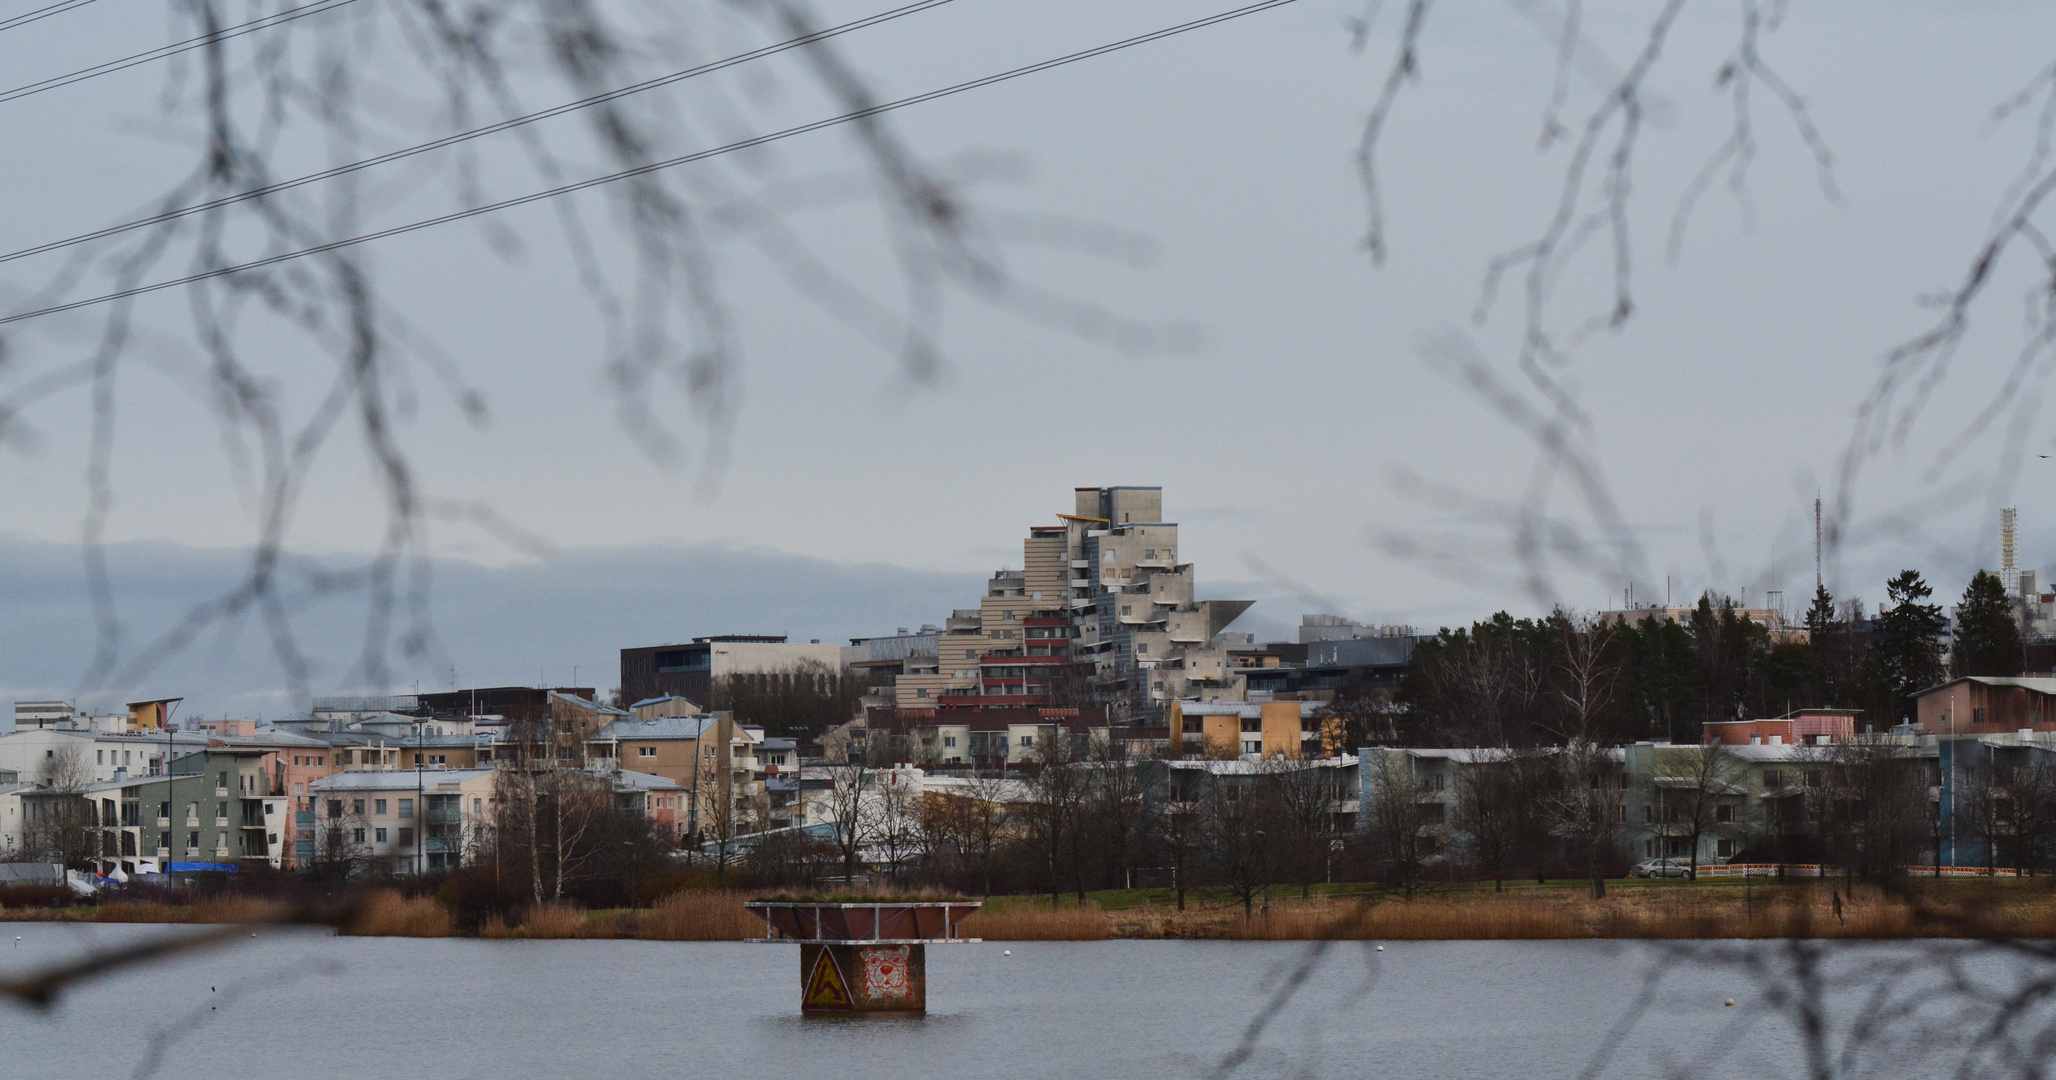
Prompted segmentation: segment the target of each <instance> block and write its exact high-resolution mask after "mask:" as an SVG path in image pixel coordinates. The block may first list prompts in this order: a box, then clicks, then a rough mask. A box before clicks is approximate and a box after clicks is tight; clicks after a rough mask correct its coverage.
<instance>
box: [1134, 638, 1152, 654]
mask: <svg viewBox="0 0 2056 1080" xmlns="http://www.w3.org/2000/svg"><path fill="white" fill-rule="evenodd" d="M1135 655H1137V656H1148V655H1149V642H1147V641H1145V642H1142V643H1141V644H1139V645H1137V646H1135Z"/></svg>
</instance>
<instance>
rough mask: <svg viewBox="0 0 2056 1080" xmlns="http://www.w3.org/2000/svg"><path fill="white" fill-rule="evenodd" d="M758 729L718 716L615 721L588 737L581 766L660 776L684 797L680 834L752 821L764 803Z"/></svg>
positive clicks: (757, 817)
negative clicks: (712, 824) (716, 824)
mask: <svg viewBox="0 0 2056 1080" xmlns="http://www.w3.org/2000/svg"><path fill="white" fill-rule="evenodd" d="M761 731H762V729H761V728H755V729H753V728H749V727H746V726H743V725H740V724H737V723H736V722H735V720H734V718H733V716H732V715H731V714H729V713H726V712H717V713H712V714H709V715H704V716H673V717H662V718H653V719H639V718H633V717H629V718H617V719H615V720H614V721H613V722H611V723H609V724H607V725H606V726H604V727H601V728H599V729H598V730H596V731H594V732H593V733H592V734H591V735H589V736H588V737H587V739H586V742H585V760H586V761H587V763H588V764H589V765H591V766H592V767H595V768H599V769H622V770H624V771H632V772H638V773H648V774H650V775H653V776H661V777H664V778H665V779H668V780H670V781H672V782H673V783H676V784H678V785H679V786H680V788H682V789H683V790H685V791H686V792H687V795H688V797H687V799H686V805H685V808H684V809H685V817H686V822H685V828H686V831H687V832H694V831H697V830H699V829H701V828H704V827H707V825H708V823H709V821H710V820H715V821H722V822H727V821H731V820H738V819H739V820H747V821H756V820H759V819H761V818H762V817H763V813H762V810H763V802H764V798H765V794H766V793H765V788H764V776H763V768H762V763H761V762H759V761H758V759H757V755H756V750H757V740H758V738H759V735H758V733H759V732H761Z"/></svg>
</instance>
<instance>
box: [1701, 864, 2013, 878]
mask: <svg viewBox="0 0 2056 1080" xmlns="http://www.w3.org/2000/svg"><path fill="white" fill-rule="evenodd" d="M1781 866H1782V868H1783V870H1784V874H1785V876H1786V877H1836V876H1839V875H1840V874H1841V873H1842V868H1841V867H1839V866H1827V865H1823V864H1820V863H1782V864H1780V863H1729V864H1727V865H1725V866H1705V865H1702V866H1700V867H1699V874H1700V876H1701V877H1717V878H1718V877H1776V876H1777V875H1778V871H1779V869H1780V867H1781ZM1905 870H1906V873H1907V875H1908V876H1911V877H2033V876H2035V874H2034V871H2032V870H2029V871H2027V872H2026V873H2025V874H2023V873H2021V872H2020V871H2018V870H2014V869H2009V868H2006V867H1998V868H1995V869H1991V870H1987V869H1985V868H1984V867H1982V866H1944V867H1939V868H1937V867H1936V866H1934V865H1933V864H1928V865H1925V866H1908V867H1906V868H1905Z"/></svg>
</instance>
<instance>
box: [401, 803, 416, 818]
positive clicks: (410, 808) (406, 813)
mask: <svg viewBox="0 0 2056 1080" xmlns="http://www.w3.org/2000/svg"><path fill="white" fill-rule="evenodd" d="M400 816H401V817H403V818H412V817H413V816H414V800H413V799H401V800H400Z"/></svg>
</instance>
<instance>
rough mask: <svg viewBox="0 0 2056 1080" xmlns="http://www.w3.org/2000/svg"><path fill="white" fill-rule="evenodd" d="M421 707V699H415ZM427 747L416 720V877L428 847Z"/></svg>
mask: <svg viewBox="0 0 2056 1080" xmlns="http://www.w3.org/2000/svg"><path fill="white" fill-rule="evenodd" d="M415 706H416V707H417V708H419V707H420V699H419V698H416V699H415ZM426 749H427V747H426V746H425V745H424V744H423V743H422V739H421V717H418V716H417V717H415V718H414V876H415V877H417V878H419V877H420V876H421V872H422V857H421V853H422V849H423V848H426V847H427V846H428V804H427V801H426V800H424V799H423V798H422V797H421V791H422V787H421V758H422V754H423V752H424V751H425V750H426Z"/></svg>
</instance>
